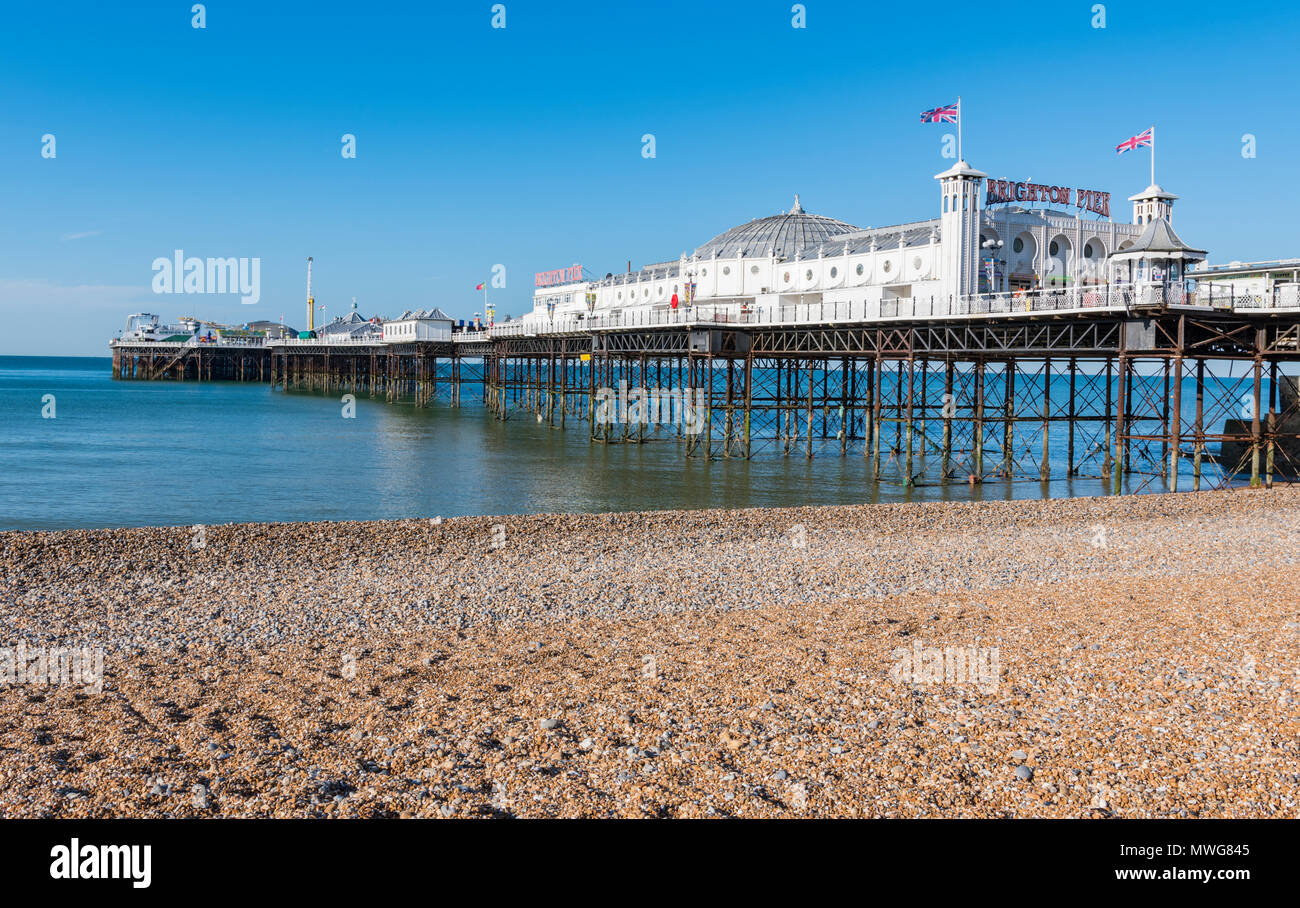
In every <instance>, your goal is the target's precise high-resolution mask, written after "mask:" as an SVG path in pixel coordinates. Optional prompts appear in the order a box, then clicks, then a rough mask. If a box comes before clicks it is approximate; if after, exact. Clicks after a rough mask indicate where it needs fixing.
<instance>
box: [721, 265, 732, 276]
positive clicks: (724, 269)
mask: <svg viewBox="0 0 1300 908" xmlns="http://www.w3.org/2000/svg"><path fill="white" fill-rule="evenodd" d="M722 274H723V276H724V277H725V276H726V275H728V274H731V266H730V265H723V266H722Z"/></svg>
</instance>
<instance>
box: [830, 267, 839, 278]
mask: <svg viewBox="0 0 1300 908" xmlns="http://www.w3.org/2000/svg"><path fill="white" fill-rule="evenodd" d="M839 274H840V269H838V268H836V267H835V266H834V265H832V266H831V280H835V278H837V277H839Z"/></svg>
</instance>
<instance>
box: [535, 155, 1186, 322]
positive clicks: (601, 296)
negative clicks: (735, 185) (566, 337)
mask: <svg viewBox="0 0 1300 908" xmlns="http://www.w3.org/2000/svg"><path fill="white" fill-rule="evenodd" d="M986 178H987V175H986V174H984V173H982V172H980V171H978V170H975V169H974V168H972V167H971V166H970V165H969V164H967V163H966V162H965V161H959V162H958V163H957V164H956V165H954V166H953V167H952V168H950V169H949V170H947V171H945V172H943V173H941V174H938V175H936V177H935V179H936V180H937V181H938V183H939V190H940V191H939V204H938V206H937V208H938V212H937V215H938V216H937V217H934V218H931V219H927V220H921V221H914V222H910V223H906V224H898V225H894V226H890V227H881V228H867V229H860V228H857V227H854V226H853V225H851V224H846V223H844V222H841V221H834V220H832V219H830V218H824V217H820V216H817V215H809V214H807V213H806V212H804V211H803V209H802V208H801V207H800V205H799V201H798V197H797V196H796V197H795V205H794V207H793V208H792V209H790V211H788V212H782V213H781V214H779V215H773V216H772V217H769V218H761V219H756V220H755V221H753V222H751V223H750V224H742V225H739V226H737V227H735V228H732V230H730V231H726V232H725V233H722V234H719V235H718V236H717V237H715V238H714V239H713V240H711V241H710V242H709V243H706V244H705V245H704V246H701V247H699V248H697V249H696V250H695V252H694V253H692V254H690V255H687V254H683V255H682V256H681V257H680V258H679V259H678V260H676V261H669V262H660V263H657V264H653V265H646V266H644V267H642V268H641V269H639V270H637V271H629V272H627V273H623V274H610V275H606V277H605V278H603V279H598V280H586V281H580V282H574V283H570V284H564V285H561V286H554V287H545V288H539V289H538V290H537V291H536V292H535V293H534V297H533V309H532V311H531V312H530V313H528V314H527V315H526V316H525V322H526V324H528V325H531V326H536V327H539V328H541V327H544V326H545V324H546V323H547V322H548V321H551V322H553V321H558V320H566V319H569V320H572V319H583V318H589V317H592V316H596V317H600V316H608V315H611V314H614V313H618V312H627V313H633V314H635V313H640V314H647V313H648V314H650V315H653V314H654V313H656V312H659V311H668V310H673V309H677V308H682V307H685V306H687V305H688V304H689V305H695V306H700V305H705V306H709V307H711V308H712V309H713V310H718V309H719V308H721V309H723V310H727V309H732V308H734V309H735V310H736V311H737V312H738V313H748V312H751V311H754V310H759V311H762V310H768V311H773V310H779V309H780V307H785V306H790V305H804V304H809V303H815V304H816V303H820V304H825V305H827V306H834V305H836V304H840V305H842V304H846V303H849V304H852V306H853V308H854V311H860V310H861V307H863V306H865V307H866V311H868V312H870V311H877V312H878V311H879V307H880V305H881V303H882V302H883V301H888V300H892V299H907V298H911V299H925V298H930V299H950V298H960V297H967V296H970V295H973V294H1016V293H1019V292H1021V291H1032V290H1050V289H1053V288H1062V289H1064V288H1070V287H1076V286H1092V285H1106V284H1111V283H1117V282H1125V281H1127V280H1129V279H1130V277H1129V276H1130V274H1131V269H1128V268H1124V269H1121V268H1118V267H1109V265H1110V258H1111V256H1112V255H1114V254H1115V253H1117V252H1121V251H1123V250H1124V249H1126V248H1127V247H1128V246H1130V245H1132V244H1133V243H1134V242H1135V241H1136V240H1137V238H1138V237H1139V236H1140V235H1141V234H1142V232H1143V229H1144V227H1145V226H1146V225H1147V224H1148V223H1150V221H1151V219H1152V218H1153V217H1163V218H1169V217H1170V215H1171V213H1172V205H1173V200H1174V199H1175V198H1177V197H1176V196H1174V195H1172V194H1170V193H1166V192H1164V191H1163V190H1162V189H1160V187H1158V186H1152V187H1149V188H1148V189H1147V190H1146V191H1144V192H1143V193H1139V194H1138V195H1136V196H1133V197H1132V198H1131V201H1133V203H1134V215H1133V216H1134V223H1128V224H1125V223H1115V222H1114V221H1112V220H1111V219H1110V218H1109V217H1107V218H1104V219H1102V218H1099V217H1096V216H1093V215H1092V214H1090V213H1083V209H1082V205H1080V206H1079V208H1077V209H1076V208H1075V206H1070V205H1069V204H1068V197H1069V196H1068V192H1067V193H1065V194H1064V195H1063V196H1062V198H1064V199H1065V200H1066V202H1067V204H1065V205H1062V206H1059V207H1053V206H1052V205H1051V204H1050V203H1048V204H1045V205H1043V206H1041V207H1037V206H1034V205H1032V204H1031V205H1028V206H1026V205H1023V204H1016V203H1007V204H1001V205H996V206H991V207H984V205H983V204H982V203H983V193H982V186H983V183H984V181H985V179H986ZM1016 185H1024V184H1016ZM1030 185H1032V184H1030ZM1039 188H1040V189H1046V188H1047V187H1039ZM1104 210H1107V211H1108V210H1109V205H1108V203H1107V207H1106V208H1105V209H1104ZM674 297H676V305H674Z"/></svg>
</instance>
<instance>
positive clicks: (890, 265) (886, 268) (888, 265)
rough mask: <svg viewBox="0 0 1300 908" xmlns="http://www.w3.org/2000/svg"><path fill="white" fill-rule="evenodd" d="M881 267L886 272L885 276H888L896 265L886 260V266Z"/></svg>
mask: <svg viewBox="0 0 1300 908" xmlns="http://www.w3.org/2000/svg"><path fill="white" fill-rule="evenodd" d="M880 267H881V269H882V270H883V271H884V272H885V274H888V273H889V272H890V271H891V270H892V269H893V267H894V263H893V262H891V261H889V260H888V259H886V260H885V264H883V265H881V266H880Z"/></svg>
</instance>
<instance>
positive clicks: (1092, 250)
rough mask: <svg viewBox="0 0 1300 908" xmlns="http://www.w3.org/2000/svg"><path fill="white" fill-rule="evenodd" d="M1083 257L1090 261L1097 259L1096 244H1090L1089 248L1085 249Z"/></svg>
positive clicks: (1085, 247)
mask: <svg viewBox="0 0 1300 908" xmlns="http://www.w3.org/2000/svg"><path fill="white" fill-rule="evenodd" d="M1083 257H1084V258H1088V259H1095V258H1096V257H1097V246H1096V244H1095V243H1089V244H1088V245H1087V246H1084V247H1083Z"/></svg>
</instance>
